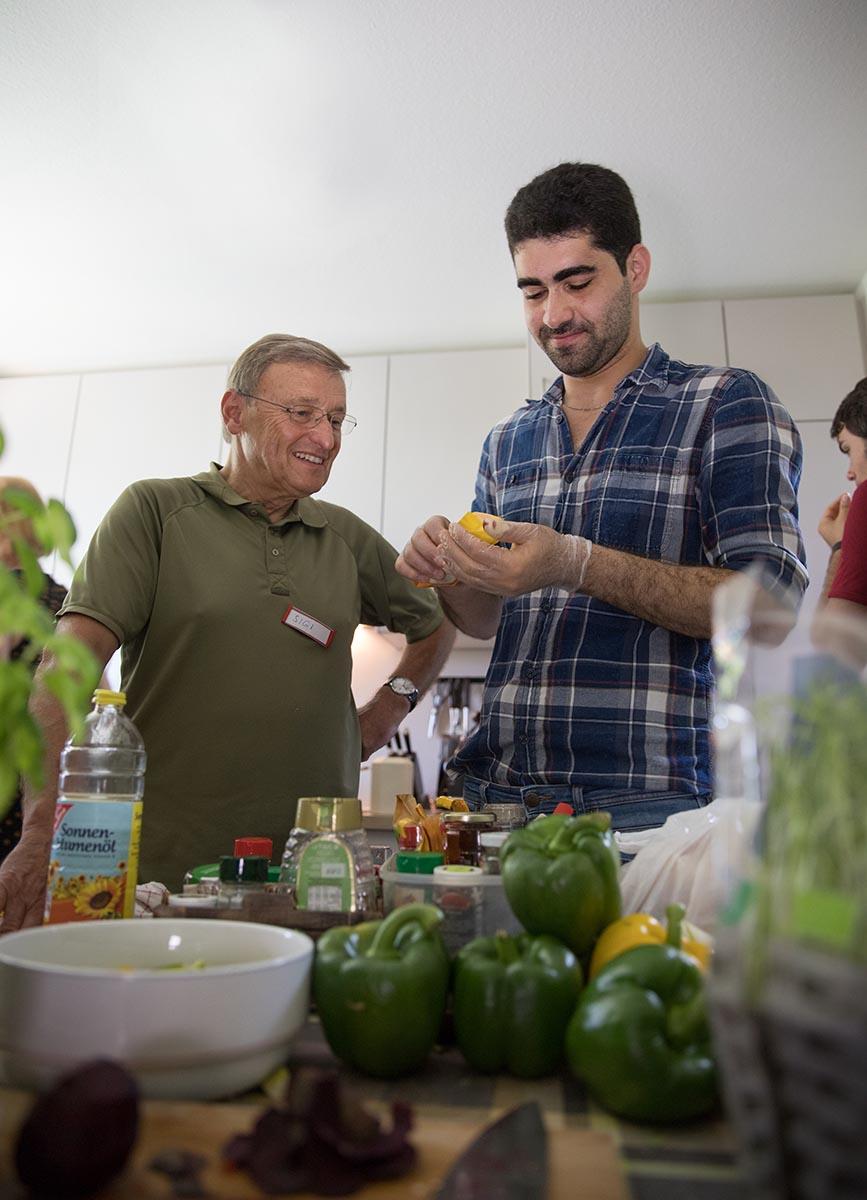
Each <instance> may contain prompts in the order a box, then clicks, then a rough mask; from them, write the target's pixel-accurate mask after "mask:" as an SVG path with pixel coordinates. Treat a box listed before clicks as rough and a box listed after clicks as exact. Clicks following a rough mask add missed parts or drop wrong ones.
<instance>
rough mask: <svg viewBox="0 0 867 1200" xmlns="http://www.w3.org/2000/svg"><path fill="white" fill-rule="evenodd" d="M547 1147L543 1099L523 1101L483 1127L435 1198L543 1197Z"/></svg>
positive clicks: (521, 1199) (523, 1199) (500, 1199)
mask: <svg viewBox="0 0 867 1200" xmlns="http://www.w3.org/2000/svg"><path fill="white" fill-rule="evenodd" d="M547 1192H548V1150H547V1135H546V1133H545V1125H544V1122H543V1121H542V1113H541V1111H540V1109H539V1105H538V1103H537V1102H536V1101H535V1100H533V1101H530V1102H529V1103H528V1104H519V1105H518V1106H517V1108H512V1109H510V1110H509V1111H508V1112H507V1113H506V1114H505V1116H502V1117H500V1119H499V1120H498V1121H495V1122H494V1123H493V1125H489V1126H488V1127H487V1129H483V1130H482V1132H481V1133H480V1134H479V1136H478V1137H477V1138H476V1140H475V1141H474V1142H473V1143H472V1144H471V1145H470V1146H468V1147H467V1149H466V1150H465V1151H464V1152H463V1154H462V1155H461V1156H460V1158H459V1159H458V1160H457V1162H456V1163H455V1164H454V1165H453V1166H452V1168H451V1170H450V1171H449V1173H448V1175H446V1177H445V1179H444V1180H443V1182H442V1184H441V1185H440V1189H439V1191H438V1192H437V1193H436V1195H435V1196H434V1200H544V1197H545V1196H546V1195H547Z"/></svg>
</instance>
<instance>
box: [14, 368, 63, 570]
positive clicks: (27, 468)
mask: <svg viewBox="0 0 867 1200" xmlns="http://www.w3.org/2000/svg"><path fill="white" fill-rule="evenodd" d="M80 380H81V376H79V375H38V376H34V377H33V378H29V379H27V378H18V379H0V429H2V430H3V436H4V438H5V443H6V444H5V449H4V452H3V456H2V458H0V475H18V476H20V477H22V478H24V479H29V480H30V482H31V483H32V484H33V485H34V487H35V488H36V489H37V491H39V492H40V494H41V495H42V498H43V499H44V500H48V499H51V498H53V499H56V500H63V499H64V493H65V491H66V472H67V468H68V466H69V451H70V446H71V444H72V429H73V426H74V424H75V410H76V405H77V402H78V389H79V384H80ZM43 566H44V568H45V570H47V571H48V572H49V574H51V575H53V576H54V577H55V578H57V577H58V576H60V575H64V574H68V569H67V568H66V566H65V565H63V564H61V565H60V566H58V559H57V556H56V555H51V556H50V558H46V559H45V561H44V563H43Z"/></svg>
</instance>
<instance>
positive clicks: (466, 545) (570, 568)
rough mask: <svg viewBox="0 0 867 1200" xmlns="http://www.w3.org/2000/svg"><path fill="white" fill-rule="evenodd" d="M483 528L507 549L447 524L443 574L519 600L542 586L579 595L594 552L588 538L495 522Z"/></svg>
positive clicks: (441, 541)
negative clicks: (480, 539) (487, 543)
mask: <svg viewBox="0 0 867 1200" xmlns="http://www.w3.org/2000/svg"><path fill="white" fill-rule="evenodd" d="M487 529H488V531H489V532H490V533H491V534H493V535H494V536H495V537H496V538H497V540H498V542H508V543H510V544H509V546H508V547H507V546H500V545H495V546H489V545H486V544H485V543H484V542H480V541H479V540H478V539H477V538H475V537H473V536H472V534H470V533H467V531H466V530H465V529H463V528H462V527H461V526H460V525H458V524H456V523H453V524H451V525H449V527H448V531H445V530H444V531H443V532H442V533H441V534H440V539H439V546H440V552H439V554H438V555H437V562H438V563H439V565H440V566H441V567H442V569H443V570H444V571H447V572H448V573H449V574H450V575H454V576H455V578H456V579H457V580H458V581H459V582H461V583H465V584H468V585H469V586H470V587H475V588H478V589H479V590H480V591H483V592H490V593H491V594H493V595H495V596H521V595H524V594H525V593H527V592H535V591H537V590H538V589H539V588H544V587H557V588H565V589H566V590H567V591H570V592H578V591H580V590H581V586H582V584H583V582H584V575H585V573H586V571H587V564H588V563H589V561H590V553H591V549H592V542H590V540H589V539H588V538H585V537H579V536H577V535H575V534H569V533H558V532H557V531H556V530H555V529H551V528H550V527H549V526H547V525H532V524H530V523H529V522H525V521H504V520H502V519H501V518H499V517H496V518H493V519H492V520H489V521H488V522H487Z"/></svg>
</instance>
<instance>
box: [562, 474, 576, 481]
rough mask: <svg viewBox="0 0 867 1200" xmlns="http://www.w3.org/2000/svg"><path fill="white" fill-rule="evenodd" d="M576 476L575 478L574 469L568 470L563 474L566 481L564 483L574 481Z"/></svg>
mask: <svg viewBox="0 0 867 1200" xmlns="http://www.w3.org/2000/svg"><path fill="white" fill-rule="evenodd" d="M574 478H575V472H574V471H567V472H566V474H565V475H564V476H563V482H564V483H571V482H572V480H573V479H574Z"/></svg>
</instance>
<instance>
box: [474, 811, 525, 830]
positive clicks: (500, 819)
mask: <svg viewBox="0 0 867 1200" xmlns="http://www.w3.org/2000/svg"><path fill="white" fill-rule="evenodd" d="M482 812H483V813H486V814H487V815H488V816H490V817H492V818H493V821H494V829H497V830H501V829H504V830H506V831H507V832H508V831H509V830H512V829H521V828H523V826H524V825H526V824H527V810H526V808H524V805H523V804H488V805H486V806H485V807H484V808H483V809H482Z"/></svg>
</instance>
